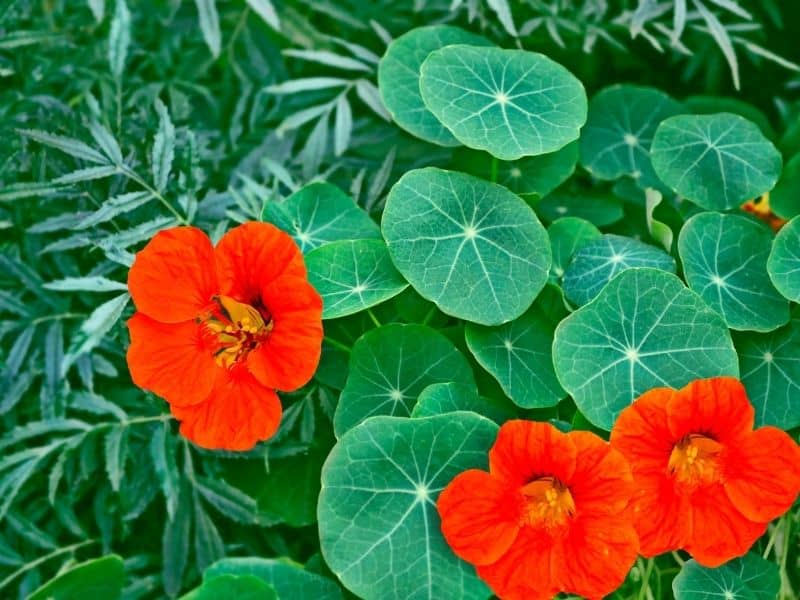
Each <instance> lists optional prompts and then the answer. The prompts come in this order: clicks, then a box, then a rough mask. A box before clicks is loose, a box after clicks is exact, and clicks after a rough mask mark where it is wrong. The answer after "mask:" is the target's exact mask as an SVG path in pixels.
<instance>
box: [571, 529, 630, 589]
mask: <svg viewBox="0 0 800 600" xmlns="http://www.w3.org/2000/svg"><path fill="white" fill-rule="evenodd" d="M563 547H564V563H565V564H566V565H568V567H567V568H566V569H564V572H563V584H562V589H563V591H565V592H568V593H571V594H577V595H579V596H583V597H584V598H598V599H599V598H604V597H605V596H607V595H608V594H610V593H611V592H613V591H614V590H616V589H617V588H618V587H619V586H620V585H622V582H623V581H624V580H625V577H627V575H628V571H630V570H631V567H632V566H633V563H634V562H636V557H637V556H638V554H639V538H638V537H637V535H636V530H635V529H634V528H633V525H631V522H630V520H629V519H628V518H627V515H625V514H624V513H623V514H621V515H606V516H602V517H591V516H590V517H584V516H580V515H579V516H578V517H577V518H576V519H575V520H574V521H573V522H572V523H571V524H570V529H569V535H568V536H567V538H566V540H565V541H564V546H563Z"/></svg>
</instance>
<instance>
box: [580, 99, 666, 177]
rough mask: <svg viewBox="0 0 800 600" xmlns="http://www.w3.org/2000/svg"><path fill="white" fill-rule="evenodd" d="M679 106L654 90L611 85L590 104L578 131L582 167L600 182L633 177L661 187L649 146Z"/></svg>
mask: <svg viewBox="0 0 800 600" xmlns="http://www.w3.org/2000/svg"><path fill="white" fill-rule="evenodd" d="M680 111H681V105H680V104H679V103H678V102H676V101H675V100H673V99H672V98H670V97H669V96H667V95H666V94H665V93H664V92H661V91H659V90H657V89H654V88H649V87H643V86H638V85H612V86H610V87H607V88H604V89H602V90H600V91H599V92H598V93H597V94H596V95H595V96H594V97H593V98H592V99H591V101H590V102H589V116H588V118H587V120H586V126H585V127H584V128H583V130H582V131H581V138H580V141H581V165H582V166H583V168H585V169H586V170H587V171H589V172H590V173H591V174H592V175H594V176H595V177H598V178H600V179H618V178H619V177H623V176H628V177H633V178H634V179H636V180H637V181H638V182H640V183H641V184H642V185H643V186H648V185H649V186H657V185H660V182H659V180H658V178H657V177H656V174H655V171H653V167H652V165H651V164H650V144H651V142H652V141H653V134H654V133H655V131H656V127H657V126H658V124H659V123H660V122H661V121H663V120H664V119H666V118H667V117H671V116H673V115H677V114H678V113H679V112H680Z"/></svg>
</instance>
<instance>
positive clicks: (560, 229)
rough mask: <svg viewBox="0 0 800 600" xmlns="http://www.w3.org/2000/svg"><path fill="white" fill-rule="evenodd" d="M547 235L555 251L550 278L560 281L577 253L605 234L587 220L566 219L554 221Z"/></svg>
mask: <svg viewBox="0 0 800 600" xmlns="http://www.w3.org/2000/svg"><path fill="white" fill-rule="evenodd" d="M547 235H548V237H549V238H550V246H551V248H552V249H553V265H552V267H550V276H551V277H553V278H554V279H557V280H560V279H561V277H563V275H564V271H565V270H566V268H567V265H569V263H570V261H571V260H572V257H573V256H574V255H575V251H576V250H577V249H578V248H580V247H581V246H582V245H583V244H585V243H586V242H589V241H591V240H596V239H598V238H599V237H601V236H602V235H603V234H602V233H600V230H599V229H598V228H597V227H595V226H594V225H592V224H591V223H590V222H589V221H587V220H585V219H580V218H578V217H564V218H563V219H556V220H555V221H553V223H552V224H551V225H550V227H548V228H547Z"/></svg>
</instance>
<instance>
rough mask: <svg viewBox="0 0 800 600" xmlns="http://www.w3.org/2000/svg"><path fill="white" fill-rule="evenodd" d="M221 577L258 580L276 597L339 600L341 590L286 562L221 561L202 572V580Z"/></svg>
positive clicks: (290, 562) (260, 559)
mask: <svg viewBox="0 0 800 600" xmlns="http://www.w3.org/2000/svg"><path fill="white" fill-rule="evenodd" d="M221 575H239V576H242V575H252V576H254V577H258V578H259V579H261V580H262V581H264V582H265V583H267V584H268V585H270V586H272V587H273V588H274V589H275V591H276V592H277V593H278V597H279V598H309V599H311V598H313V599H314V600H342V591H341V589H340V588H339V586H338V585H336V583H335V582H333V581H331V580H330V579H328V578H327V577H323V576H322V575H318V574H317V573H312V572H311V571H306V570H305V569H304V568H303V565H300V564H298V563H296V562H294V561H291V560H289V559H275V558H258V557H243V558H223V559H222V560H219V561H217V562H215V563H214V564H213V565H211V566H210V567H208V568H207V569H206V570H205V571H204V572H203V580H204V581H210V580H212V579H214V578H216V577H219V576H221ZM234 600H236V599H234Z"/></svg>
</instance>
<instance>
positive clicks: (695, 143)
mask: <svg viewBox="0 0 800 600" xmlns="http://www.w3.org/2000/svg"><path fill="white" fill-rule="evenodd" d="M650 158H651V160H652V161H653V168H654V169H655V171H656V174H657V175H658V176H659V178H660V179H661V180H662V181H663V182H664V183H665V184H667V185H668V186H669V187H670V188H671V189H672V190H674V191H675V192H677V193H679V194H680V195H681V196H684V197H685V198H687V199H689V200H691V201H692V202H694V203H695V204H697V205H699V206H701V207H703V208H706V209H709V210H726V209H729V208H734V207H736V206H739V205H741V204H742V203H743V202H744V201H745V200H749V199H751V198H755V197H757V196H760V195H761V194H763V193H764V192H768V191H769V190H771V189H772V187H773V186H774V185H775V182H776V181H777V180H778V176H779V175H780V173H781V162H782V159H781V154H780V152H778V150H777V149H776V148H775V146H773V145H772V142H770V141H769V140H768V139H767V138H765V137H764V134H762V133H761V130H760V129H759V128H758V126H757V125H756V124H754V123H751V122H750V121H748V120H747V119H745V118H743V117H740V116H738V115H733V114H730V113H719V114H715V115H679V116H676V117H670V118H668V119H666V120H664V121H662V123H661V125H659V126H658V129H657V130H656V134H655V138H654V139H653V144H652V146H651V148H650Z"/></svg>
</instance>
